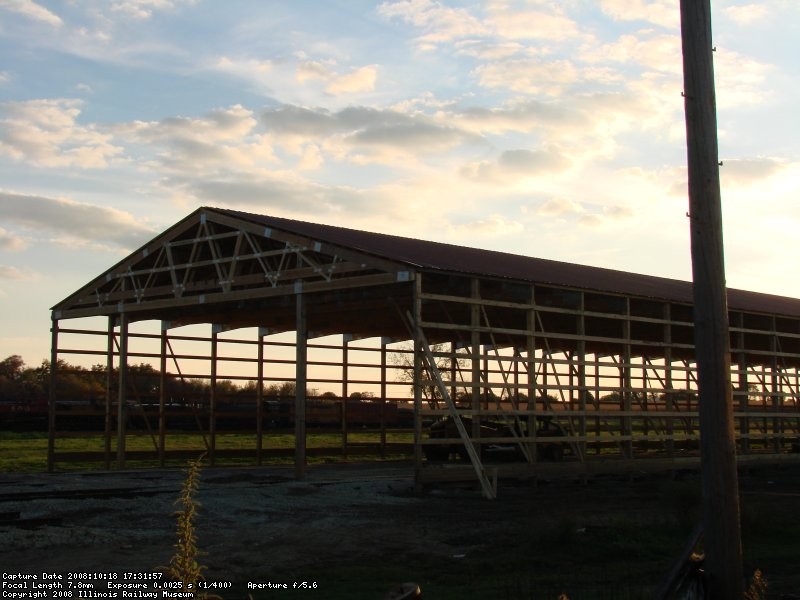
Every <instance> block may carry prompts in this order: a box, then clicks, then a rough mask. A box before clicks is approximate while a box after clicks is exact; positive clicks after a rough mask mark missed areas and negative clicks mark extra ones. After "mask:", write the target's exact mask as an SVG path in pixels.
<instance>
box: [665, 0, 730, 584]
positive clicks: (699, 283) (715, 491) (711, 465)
mask: <svg viewBox="0 0 800 600" xmlns="http://www.w3.org/2000/svg"><path fill="white" fill-rule="evenodd" d="M680 7H681V38H682V44H683V82H684V107H685V112H686V147H687V156H688V167H689V211H690V212H689V216H690V221H691V244H692V279H693V282H694V283H693V286H694V330H695V353H696V359H697V371H698V386H699V391H700V459H701V469H702V487H703V528H704V532H705V535H704V539H705V565H706V573H707V577H708V579H707V583H708V586H709V589H708V591H709V597H710V598H713V599H715V600H716V599H720V600H723V599H724V600H742V598H743V594H744V578H743V575H742V541H741V529H740V521H739V481H738V474H737V471H736V442H735V438H734V424H733V393H732V388H731V364H730V338H729V334H728V302H727V292H726V286H725V261H724V255H723V241H722V206H721V198H720V184H719V162H718V161H719V151H718V146H717V115H716V99H715V92H714V64H713V58H712V56H713V55H712V52H713V49H712V43H711V2H710V0H680Z"/></svg>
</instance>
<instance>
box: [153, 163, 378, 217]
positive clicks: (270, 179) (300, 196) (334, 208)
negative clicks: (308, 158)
mask: <svg viewBox="0 0 800 600" xmlns="http://www.w3.org/2000/svg"><path fill="white" fill-rule="evenodd" d="M165 184H166V187H167V189H172V190H179V191H180V193H181V194H184V195H186V196H188V197H191V198H193V199H195V201H197V202H199V203H201V204H211V205H214V206H230V207H237V206H238V207H243V206H244V207H248V208H250V209H253V210H255V211H256V212H263V213H265V214H276V213H281V214H285V213H287V212H289V213H293V214H295V215H316V216H317V217H319V216H320V215H322V214H331V213H338V212H341V213H343V214H347V213H348V212H362V211H370V212H371V211H379V210H383V207H381V206H379V205H378V203H372V202H371V201H370V199H369V197H368V196H367V195H365V194H364V193H363V192H361V191H359V190H357V189H355V188H348V187H345V186H329V185H323V184H319V183H314V182H311V181H308V180H305V179H302V178H300V177H298V176H296V175H295V174H293V173H268V174H266V173H265V174H254V173H250V174H247V173H236V174H230V175H229V176H228V177H216V178H202V179H195V178H178V177H175V178H169V179H168V180H166V181H165Z"/></svg>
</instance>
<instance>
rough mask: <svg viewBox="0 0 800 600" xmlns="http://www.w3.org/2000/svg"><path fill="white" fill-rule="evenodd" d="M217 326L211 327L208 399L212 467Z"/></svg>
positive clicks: (215, 404)
mask: <svg viewBox="0 0 800 600" xmlns="http://www.w3.org/2000/svg"><path fill="white" fill-rule="evenodd" d="M218 331H219V328H218V326H217V325H212V326H211V388H210V390H209V398H208V438H209V440H208V462H209V464H210V465H211V466H212V467H213V466H214V463H215V462H216V459H217V351H218V348H217V346H218V339H217V336H218Z"/></svg>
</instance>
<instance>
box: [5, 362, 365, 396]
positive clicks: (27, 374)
mask: <svg viewBox="0 0 800 600" xmlns="http://www.w3.org/2000/svg"><path fill="white" fill-rule="evenodd" d="M56 371H57V373H58V378H57V380H56V386H57V388H56V397H57V398H58V399H59V400H60V401H72V402H82V403H88V404H102V403H103V402H105V398H106V389H107V387H108V386H109V385H110V386H111V389H112V390H116V389H117V383H118V381H119V379H118V378H119V369H118V368H114V369H113V370H112V372H111V380H110V382H109V377H108V369H107V367H106V365H102V364H97V365H93V366H91V367H83V366H80V365H73V364H69V363H67V362H66V361H64V360H58V362H57V363H56ZM127 377H128V382H129V391H130V392H132V393H133V394H134V395H135V396H139V397H141V398H150V399H152V398H158V395H159V393H160V386H161V372H160V371H159V370H158V369H156V368H155V367H153V366H152V365H149V364H147V363H141V364H138V365H128V369H127ZM257 385H258V383H257V382H256V381H245V382H244V383H237V382H235V381H231V380H229V379H219V380H217V382H216V394H217V395H218V396H219V397H222V398H226V399H230V400H233V401H235V399H236V398H237V397H239V398H249V399H252V398H253V397H254V396H255V395H256V393H257ZM164 386H165V392H166V396H167V398H169V399H170V401H174V402H180V401H181V400H182V399H197V398H202V397H204V396H206V397H207V396H208V394H210V391H211V381H210V380H209V379H198V378H195V377H187V378H182V377H176V376H174V375H170V376H169V377H167V378H166V380H165V383H164ZM296 391H297V386H296V384H295V382H294V381H284V382H273V383H269V384H266V385H264V388H263V395H264V397H266V398H293V397H294V396H295V394H296ZM49 395H50V361H49V360H43V361H42V363H41V364H40V365H38V366H35V367H32V366H28V365H26V364H25V361H24V360H23V359H22V357H21V356H19V355H18V354H12V355H11V356H8V357H7V358H5V359H4V360H2V361H0V403H3V404H23V405H33V404H41V403H45V402H46V401H47V399H48V398H49ZM306 395H307V396H309V397H320V398H329V399H334V398H338V396H337V395H336V394H334V393H333V392H330V391H328V392H324V393H321V394H320V393H319V391H318V390H317V389H316V388H307V389H306ZM372 397H373V394H372V393H371V392H353V393H351V394H350V395H349V398H351V399H354V400H369V399H371V398H372Z"/></svg>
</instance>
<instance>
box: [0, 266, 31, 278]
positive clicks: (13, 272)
mask: <svg viewBox="0 0 800 600" xmlns="http://www.w3.org/2000/svg"><path fill="white" fill-rule="evenodd" d="M34 278H35V277H34V276H33V275H32V274H30V273H28V272H25V271H22V270H20V269H19V268H17V267H11V266H8V265H0V279H14V280H17V281H20V280H25V279H34Z"/></svg>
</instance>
